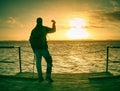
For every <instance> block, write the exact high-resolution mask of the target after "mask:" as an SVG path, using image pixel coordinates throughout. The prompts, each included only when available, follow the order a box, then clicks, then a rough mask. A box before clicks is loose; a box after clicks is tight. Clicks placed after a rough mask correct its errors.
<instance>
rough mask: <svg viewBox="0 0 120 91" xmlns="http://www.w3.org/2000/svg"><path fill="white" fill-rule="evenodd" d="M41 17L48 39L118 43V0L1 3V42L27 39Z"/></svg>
mask: <svg viewBox="0 0 120 91" xmlns="http://www.w3.org/2000/svg"><path fill="white" fill-rule="evenodd" d="M37 17H42V18H43V24H44V25H45V26H48V27H51V26H52V23H51V20H52V19H54V20H55V21H56V27H57V32H55V33H53V34H48V35H47V39H48V40H84V39H85V40H87V39H88V40H111V39H112V40H120V25H119V23H120V0H0V40H29V36H30V33H31V31H32V29H33V28H34V27H35V25H36V18H37Z"/></svg>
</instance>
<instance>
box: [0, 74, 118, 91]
mask: <svg viewBox="0 0 120 91" xmlns="http://www.w3.org/2000/svg"><path fill="white" fill-rule="evenodd" d="M33 76H34V77H33ZM44 76H45V74H44ZM52 77H53V79H54V82H53V83H48V82H47V81H43V82H41V83H39V82H38V79H37V74H36V73H35V74H34V75H33V73H29V72H23V73H18V74H16V75H15V76H5V75H0V91H120V76H113V75H112V74H110V73H106V72H101V73H64V74H53V76H52Z"/></svg>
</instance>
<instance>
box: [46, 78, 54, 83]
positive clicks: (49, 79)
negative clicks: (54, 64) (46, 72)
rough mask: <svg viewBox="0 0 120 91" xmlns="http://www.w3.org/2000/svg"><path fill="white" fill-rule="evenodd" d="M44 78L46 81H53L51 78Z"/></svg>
mask: <svg viewBox="0 0 120 91" xmlns="http://www.w3.org/2000/svg"><path fill="white" fill-rule="evenodd" d="M46 80H47V81H48V82H50V83H51V82H54V81H53V80H52V78H46Z"/></svg>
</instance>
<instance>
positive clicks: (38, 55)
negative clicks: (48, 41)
mask: <svg viewBox="0 0 120 91" xmlns="http://www.w3.org/2000/svg"><path fill="white" fill-rule="evenodd" d="M35 58H36V68H37V72H38V77H39V81H42V80H43V76H42V66H41V59H42V55H41V53H40V50H35Z"/></svg>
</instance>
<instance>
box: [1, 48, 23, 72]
mask: <svg viewBox="0 0 120 91" xmlns="http://www.w3.org/2000/svg"><path fill="white" fill-rule="evenodd" d="M0 48H18V56H19V69H20V72H22V63H21V48H20V47H19V46H0Z"/></svg>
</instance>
